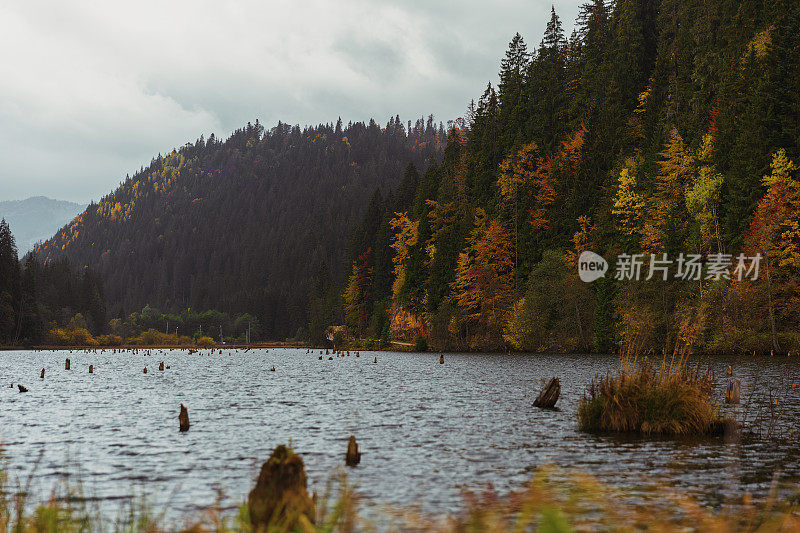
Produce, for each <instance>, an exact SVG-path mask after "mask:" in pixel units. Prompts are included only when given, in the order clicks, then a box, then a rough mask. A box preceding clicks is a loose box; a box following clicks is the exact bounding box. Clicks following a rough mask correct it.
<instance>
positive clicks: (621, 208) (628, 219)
mask: <svg viewBox="0 0 800 533" xmlns="http://www.w3.org/2000/svg"><path fill="white" fill-rule="evenodd" d="M636 186H637V183H636V162H635V161H634V160H633V159H628V160H627V161H626V162H625V167H624V168H623V169H622V171H621V172H620V173H619V182H618V183H617V194H616V195H615V196H614V205H613V207H612V208H611V213H612V214H613V215H614V216H615V217H617V220H618V224H619V229H620V230H621V231H622V233H623V234H624V235H627V236H638V235H639V234H640V231H641V224H642V215H643V212H644V206H645V202H644V198H643V197H642V196H641V195H640V194H639V193H638V192H637V191H636Z"/></svg>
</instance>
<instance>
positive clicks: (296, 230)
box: [36, 119, 443, 338]
mask: <svg viewBox="0 0 800 533" xmlns="http://www.w3.org/2000/svg"><path fill="white" fill-rule="evenodd" d="M442 136H443V135H442V129H441V126H439V128H436V127H434V125H433V123H432V119H429V120H428V122H427V124H426V123H425V122H424V121H417V124H416V126H414V127H413V128H411V131H410V132H408V133H407V132H406V128H405V127H404V126H403V125H402V124H401V123H400V121H399V119H392V120H390V122H389V124H387V126H386V128H380V127H379V126H378V125H377V124H375V123H374V122H372V121H371V122H370V124H369V125H366V124H364V123H354V124H350V125H348V126H347V127H346V128H342V125H341V122H339V123H338V124H337V125H336V126H332V125H324V126H323V125H321V126H318V127H315V128H307V129H304V130H301V129H300V128H299V127H297V126H295V127H291V126H288V125H286V124H281V123H279V124H278V126H276V127H275V128H273V129H271V130H269V131H266V132H265V131H264V129H263V128H262V127H261V126H260V125H259V124H258V122H256V124H255V125H251V124H248V125H247V127H245V128H243V129H241V130H238V131H236V132H234V133H233V134H232V135H231V137H230V138H229V139H228V140H226V141H224V142H221V141H219V140H216V139H214V137H213V135H212V137H211V138H209V140H208V141H204V140H203V139H202V138H201V139H199V140H198V141H197V142H195V143H194V144H187V145H186V146H184V147H182V148H181V149H180V150H177V151H173V152H172V153H170V154H169V155H167V156H166V157H162V156H159V157H158V158H156V159H154V160H153V161H152V162H151V164H150V165H148V167H147V168H144V169H142V170H141V171H140V172H138V173H137V174H136V175H134V176H133V177H131V178H128V179H126V180H125V182H124V183H122V185H120V187H119V188H118V189H117V190H116V191H114V192H113V193H111V194H110V195H108V196H106V197H105V198H103V199H102V201H101V202H100V203H99V204H92V205H90V206H89V207H88V208H87V209H86V211H84V213H82V214H81V215H80V216H79V217H77V218H76V219H75V221H74V222H73V223H72V224H70V225H68V226H65V227H64V228H63V229H61V230H60V231H59V232H58V233H57V234H56V235H55V236H54V237H53V238H52V239H50V240H49V241H47V242H46V243H44V244H43V245H42V246H40V247H38V248H37V250H36V252H37V254H38V256H39V258H40V259H41V260H44V261H48V260H53V259H56V258H58V257H61V256H66V257H67V258H69V260H70V261H72V262H73V263H74V264H76V265H88V266H90V267H92V268H93V269H95V270H96V271H97V272H98V273H99V274H100V275H101V276H102V277H103V281H104V285H105V295H106V301H107V306H108V310H109V315H113V316H116V315H119V314H120V313H130V312H132V311H134V310H137V309H140V308H142V307H143V306H145V305H148V304H149V305H151V306H153V307H158V308H161V309H162V310H169V311H179V310H181V309H186V308H195V309H210V308H215V309H219V310H221V311H228V312H251V313H254V314H256V315H257V316H258V317H259V319H260V320H261V321H262V327H263V331H264V335H265V337H267V338H282V337H286V336H290V335H293V334H295V332H296V331H297V329H298V328H299V327H301V326H302V325H303V324H305V323H306V311H307V310H306V307H307V301H308V300H307V294H308V289H309V283H310V279H311V278H312V277H313V274H314V273H315V272H317V271H318V270H319V268H320V265H321V264H322V263H323V262H324V263H325V264H327V265H329V266H330V271H331V275H332V277H334V278H338V279H341V278H342V277H343V274H344V273H343V271H342V270H343V268H344V266H345V265H346V257H347V250H346V248H347V243H348V241H349V238H350V232H351V229H352V227H353V226H355V224H356V222H357V221H358V220H359V218H360V217H361V216H362V215H363V212H364V210H365V208H366V205H367V201H368V200H369V198H370V197H371V196H372V194H373V193H374V191H375V190H376V189H377V188H382V189H383V190H384V191H388V190H392V189H394V188H395V187H396V186H397V185H398V183H399V182H400V180H401V178H402V176H403V172H404V171H405V169H406V167H407V166H408V165H409V164H410V163H413V164H414V165H416V166H418V167H425V166H426V165H427V162H428V161H429V160H434V159H435V158H436V156H437V154H438V153H439V151H440V148H439V146H440V143H443V139H442Z"/></svg>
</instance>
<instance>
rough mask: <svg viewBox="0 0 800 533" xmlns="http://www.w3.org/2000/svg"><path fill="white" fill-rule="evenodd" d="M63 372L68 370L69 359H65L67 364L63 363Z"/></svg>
mask: <svg viewBox="0 0 800 533" xmlns="http://www.w3.org/2000/svg"><path fill="white" fill-rule="evenodd" d="M64 370H69V358H67V362H66V363H64Z"/></svg>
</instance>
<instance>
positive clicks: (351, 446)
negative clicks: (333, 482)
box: [344, 435, 361, 466]
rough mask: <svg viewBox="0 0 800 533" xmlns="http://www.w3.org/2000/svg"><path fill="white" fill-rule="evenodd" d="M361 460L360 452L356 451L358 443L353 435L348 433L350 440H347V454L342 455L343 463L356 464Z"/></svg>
mask: <svg viewBox="0 0 800 533" xmlns="http://www.w3.org/2000/svg"><path fill="white" fill-rule="evenodd" d="M360 462H361V452H359V451H358V443H357V442H356V438H355V437H354V436H353V435H350V440H349V441H347V455H345V457H344V464H346V465H347V466H356V465H357V464H358V463H360Z"/></svg>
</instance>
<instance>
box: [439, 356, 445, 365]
mask: <svg viewBox="0 0 800 533" xmlns="http://www.w3.org/2000/svg"><path fill="white" fill-rule="evenodd" d="M439 364H440V365H443V364H444V354H442V355H440V356H439Z"/></svg>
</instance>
